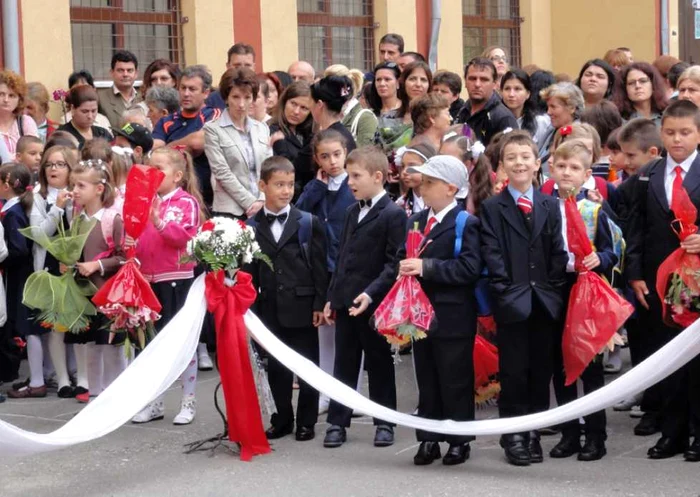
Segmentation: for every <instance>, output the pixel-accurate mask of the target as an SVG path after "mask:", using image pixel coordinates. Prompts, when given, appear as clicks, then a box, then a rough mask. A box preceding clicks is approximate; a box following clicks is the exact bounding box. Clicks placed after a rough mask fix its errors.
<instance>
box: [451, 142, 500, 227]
mask: <svg viewBox="0 0 700 497" xmlns="http://www.w3.org/2000/svg"><path fill="white" fill-rule="evenodd" d="M445 143H454V144H455V145H457V147H459V150H460V151H461V152H462V155H461V156H460V157H459V158H460V160H461V161H462V162H464V165H465V167H466V165H467V162H471V163H472V165H473V169H472V171H471V172H470V173H469V197H470V198H471V200H472V203H473V204H474V214H475V215H478V214H479V208H480V207H481V204H482V203H483V202H484V201H485V200H486V199H487V198H489V197H490V196H491V195H492V194H493V181H492V179H491V176H492V170H491V161H490V160H489V158H488V157H487V156H486V153H485V152H482V153H481V154H479V156H478V157H477V158H476V159H474V154H473V153H472V150H471V148H472V145H473V143H472V141H471V140H470V139H469V138H468V137H466V136H452V137H450V138H448V139H447V140H445Z"/></svg>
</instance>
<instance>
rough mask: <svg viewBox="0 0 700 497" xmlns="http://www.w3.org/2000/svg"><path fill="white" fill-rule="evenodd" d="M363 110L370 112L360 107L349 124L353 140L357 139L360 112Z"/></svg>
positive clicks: (362, 112)
mask: <svg viewBox="0 0 700 497" xmlns="http://www.w3.org/2000/svg"><path fill="white" fill-rule="evenodd" d="M358 105H359V104H358ZM365 112H372V111H371V110H369V109H361V110H360V112H358V113H357V115H356V116H355V119H353V120H352V124H351V125H350V133H351V134H352V136H353V138H355V140H357V128H358V127H359V126H360V118H361V117H362V114H364V113H365Z"/></svg>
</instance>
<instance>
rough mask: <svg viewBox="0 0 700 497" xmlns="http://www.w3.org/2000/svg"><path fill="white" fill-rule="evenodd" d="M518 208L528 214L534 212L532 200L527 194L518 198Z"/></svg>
mask: <svg viewBox="0 0 700 497" xmlns="http://www.w3.org/2000/svg"><path fill="white" fill-rule="evenodd" d="M518 209H520V211H521V212H522V213H523V214H525V215H526V216H527V215H528V214H530V213H531V212H532V201H531V200H530V199H528V198H527V197H526V196H525V195H521V196H520V198H519V199H518Z"/></svg>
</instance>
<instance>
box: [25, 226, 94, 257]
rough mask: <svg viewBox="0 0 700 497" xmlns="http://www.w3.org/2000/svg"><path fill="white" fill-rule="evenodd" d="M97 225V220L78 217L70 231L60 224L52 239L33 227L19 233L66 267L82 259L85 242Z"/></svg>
mask: <svg viewBox="0 0 700 497" xmlns="http://www.w3.org/2000/svg"><path fill="white" fill-rule="evenodd" d="M96 223H97V220H96V219H91V220H87V219H85V218H83V217H82V216H78V217H77V218H76V219H74V220H73V223H72V225H71V227H70V229H69V230H66V229H65V228H64V227H63V224H62V223H58V226H57V228H58V230H57V233H56V235H55V236H53V237H51V238H49V237H48V236H47V235H46V233H44V232H43V231H42V230H40V229H38V228H37V227H33V226H30V227H29V228H24V229H21V230H19V232H20V233H21V234H22V235H24V236H25V237H26V238H29V239H30V240H32V241H33V242H34V243H36V244H38V245H39V246H40V247H42V248H44V249H46V251H47V252H48V253H50V254H51V255H53V256H54V257H55V258H56V260H58V261H59V262H62V263H63V264H65V265H66V266H73V265H75V263H76V262H78V260H79V259H80V255H81V254H82V253H83V247H84V246H85V242H86V240H87V238H88V236H89V235H90V232H91V231H92V229H93V228H94V227H95V224H96Z"/></svg>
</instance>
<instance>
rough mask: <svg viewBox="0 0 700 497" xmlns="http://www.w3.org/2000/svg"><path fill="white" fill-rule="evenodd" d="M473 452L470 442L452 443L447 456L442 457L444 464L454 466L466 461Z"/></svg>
mask: <svg viewBox="0 0 700 497" xmlns="http://www.w3.org/2000/svg"><path fill="white" fill-rule="evenodd" d="M470 454H471V447H469V444H468V443H465V444H456V445H450V448H449V449H447V453H446V454H445V457H443V458H442V464H444V465H445V466H454V465H456V464H462V463H463V462H464V461H466V460H467V459H469V455H470Z"/></svg>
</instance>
